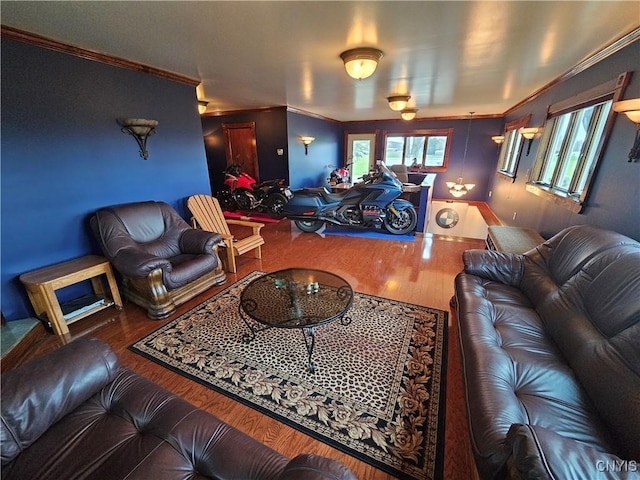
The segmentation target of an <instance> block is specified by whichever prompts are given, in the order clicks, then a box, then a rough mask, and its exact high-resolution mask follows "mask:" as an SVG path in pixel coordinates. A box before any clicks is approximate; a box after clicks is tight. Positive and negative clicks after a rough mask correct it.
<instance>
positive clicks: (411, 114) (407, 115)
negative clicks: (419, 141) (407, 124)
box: [400, 108, 418, 120]
mask: <svg viewBox="0 0 640 480" xmlns="http://www.w3.org/2000/svg"><path fill="white" fill-rule="evenodd" d="M416 113H418V109H416V108H405V109H404V110H402V111H401V112H400V116H401V117H402V119H403V120H413V119H414V118H416Z"/></svg>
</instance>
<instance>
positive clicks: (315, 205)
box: [283, 163, 418, 235]
mask: <svg viewBox="0 0 640 480" xmlns="http://www.w3.org/2000/svg"><path fill="white" fill-rule="evenodd" d="M400 195H402V182H400V180H398V177H397V176H396V174H395V173H394V172H393V171H392V170H390V169H389V168H388V167H387V166H386V165H385V164H384V163H380V164H379V166H378V168H377V169H376V171H375V172H373V173H371V174H367V175H365V176H364V177H363V181H362V182H360V183H357V184H355V185H354V186H353V187H351V188H350V189H348V190H345V191H342V192H337V193H331V192H329V191H328V190H327V189H326V188H325V187H319V188H303V189H300V190H295V191H294V192H293V197H292V198H291V199H290V200H289V202H287V204H286V205H285V207H284V211H283V213H284V216H285V217H287V218H289V219H290V220H293V221H294V222H295V224H296V226H297V227H298V228H299V229H300V230H302V231H303V232H315V231H317V230H319V229H320V228H321V227H322V225H324V222H329V223H332V224H335V225H343V226H349V227H363V228H376V229H381V228H382V227H383V226H384V228H385V229H386V230H387V231H388V232H389V233H393V234H395V235H403V234H406V233H409V232H412V231H413V230H414V229H415V228H416V224H417V223H418V214H417V212H416V210H415V208H414V206H413V204H412V203H411V202H408V201H407V200H402V199H400V198H399V197H400Z"/></svg>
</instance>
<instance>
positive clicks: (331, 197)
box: [300, 187, 347, 203]
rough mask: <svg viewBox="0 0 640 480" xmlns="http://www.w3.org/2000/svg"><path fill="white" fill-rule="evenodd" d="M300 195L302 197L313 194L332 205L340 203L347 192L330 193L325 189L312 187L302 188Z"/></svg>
mask: <svg viewBox="0 0 640 480" xmlns="http://www.w3.org/2000/svg"><path fill="white" fill-rule="evenodd" d="M300 193H302V194H303V195H304V194H307V195H310V194H311V195H312V194H315V195H318V196H320V197H322V198H323V200H324V201H325V202H326V203H334V202H339V201H341V200H342V197H344V196H345V194H346V193H347V190H344V191H340V192H336V193H332V192H330V191H329V190H327V189H326V188H325V187H314V188H303V189H301V190H300Z"/></svg>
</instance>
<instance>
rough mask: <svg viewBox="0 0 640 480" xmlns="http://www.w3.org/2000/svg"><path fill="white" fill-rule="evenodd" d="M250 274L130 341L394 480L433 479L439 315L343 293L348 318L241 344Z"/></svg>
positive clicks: (439, 457)
mask: <svg viewBox="0 0 640 480" xmlns="http://www.w3.org/2000/svg"><path fill="white" fill-rule="evenodd" d="M261 274H262V273H261V272H253V273H251V274H250V275H248V276H247V277H245V278H243V279H242V280H240V281H238V282H236V283H234V284H233V285H231V286H229V287H227V288H226V289H225V290H223V291H222V292H220V293H218V294H216V295H215V296H214V297H212V298H211V299H209V300H207V301H205V302H203V303H202V304H200V305H199V306H197V307H195V308H194V309H192V310H190V311H189V312H187V313H185V314H183V315H181V316H180V317H178V318H177V319H175V320H173V321H170V322H169V323H167V324H166V325H164V326H163V327H161V328H159V329H158V330H156V331H155V332H153V333H151V334H150V335H148V336H147V337H145V338H143V339H142V340H140V341H139V342H137V343H135V344H134V345H132V346H131V347H130V348H131V350H133V351H134V352H137V353H139V354H142V355H144V356H146V357H148V358H150V359H151V360H153V361H155V362H158V363H159V364H161V365H163V366H165V367H167V368H170V369H172V370H174V371H176V372H178V373H180V374H182V375H185V376H187V377H189V378H191V379H193V380H195V381H197V382H199V383H201V384H203V385H206V386H208V387H210V388H212V389H214V390H216V391H218V392H221V393H223V394H225V395H228V396H230V397H231V398H233V399H235V400H238V401H240V402H243V403H245V404H246V405H249V406H251V407H252V408H255V409H257V410H259V411H261V412H263V413H264V414H266V415H269V416H271V417H274V418H276V419H278V420H279V421H282V422H283V423H286V424H288V425H290V426H292V427H294V428H296V429H298V430H301V431H303V432H305V433H306V434H308V435H310V436H312V437H314V438H317V439H319V440H321V441H323V442H325V443H327V444H329V445H331V446H333V447H335V448H338V449H340V450H342V451H344V452H346V453H348V454H350V455H353V456H354V457H356V458H358V459H360V460H362V461H365V462H367V463H370V464H372V465H374V466H376V467H377V468H380V469H382V470H384V471H386V472H388V473H390V474H392V475H395V476H397V477H399V478H402V479H434V478H442V469H443V465H442V463H443V449H444V404H445V403H444V397H445V384H444V381H445V376H446V365H445V361H446V345H447V339H446V335H447V331H446V329H447V312H444V311H442V310H435V309H433V308H428V307H421V306H418V305H412V304H409V303H403V302H398V301H394V300H388V299H385V298H380V297H375V296H372V295H365V294H362V293H355V292H354V300H353V305H352V307H351V309H350V310H349V312H348V313H347V314H348V315H349V316H350V317H351V319H352V321H351V323H350V324H349V325H342V324H341V322H340V321H335V322H333V323H331V324H328V325H323V326H320V327H317V328H316V331H315V337H316V344H315V350H314V352H313V360H314V362H315V364H316V371H315V373H310V372H309V371H308V368H307V367H308V359H307V351H306V348H305V344H304V339H303V336H302V333H301V330H298V329H278V328H273V329H269V330H265V331H262V332H259V333H258V334H257V336H256V338H255V339H254V340H253V341H251V342H250V343H245V342H243V340H242V339H243V336H244V335H245V334H246V333H247V331H248V329H247V326H246V325H245V324H244V323H243V321H242V319H241V318H240V316H239V313H238V304H239V297H240V293H241V292H242V289H243V288H244V286H246V285H247V284H248V282H250V281H251V280H253V279H254V278H256V277H257V276H258V275H261Z"/></svg>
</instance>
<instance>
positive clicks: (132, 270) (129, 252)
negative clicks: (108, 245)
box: [111, 247, 172, 278]
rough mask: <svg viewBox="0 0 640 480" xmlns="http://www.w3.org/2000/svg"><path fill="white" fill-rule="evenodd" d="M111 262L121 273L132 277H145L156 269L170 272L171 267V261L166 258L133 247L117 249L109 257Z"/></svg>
mask: <svg viewBox="0 0 640 480" xmlns="http://www.w3.org/2000/svg"><path fill="white" fill-rule="evenodd" d="M111 263H112V264H113V266H114V267H115V269H116V270H118V272H120V273H121V274H122V275H124V276H126V277H133V278H146V277H148V276H149V274H150V273H151V272H153V271H154V270H158V269H162V270H163V271H165V272H170V271H171V269H172V266H171V262H170V261H169V260H167V259H166V258H161V257H156V256H155V255H152V254H150V253H147V252H145V251H144V250H141V249H139V248H134V247H127V248H123V249H121V250H119V251H118V253H117V254H116V255H115V256H114V257H112V258H111Z"/></svg>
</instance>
